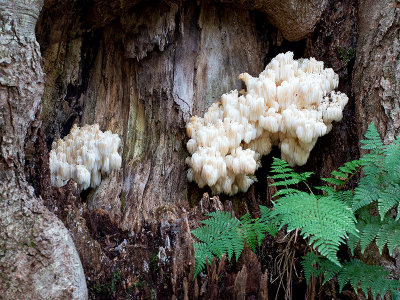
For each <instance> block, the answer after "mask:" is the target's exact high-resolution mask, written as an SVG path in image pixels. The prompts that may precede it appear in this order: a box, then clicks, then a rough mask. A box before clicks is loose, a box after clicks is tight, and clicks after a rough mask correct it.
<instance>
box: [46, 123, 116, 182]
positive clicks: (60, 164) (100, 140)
mask: <svg viewBox="0 0 400 300" xmlns="http://www.w3.org/2000/svg"><path fill="white" fill-rule="evenodd" d="M120 142H121V140H120V138H119V137H118V135H117V134H113V133H111V131H106V132H102V131H101V130H100V129H99V124H94V125H85V126H83V127H82V128H79V127H78V126H77V125H76V124H75V125H74V126H73V127H72V130H71V132H70V133H69V134H68V135H67V136H65V137H64V138H63V139H59V140H58V141H57V142H53V145H52V150H51V151H50V158H49V165H50V173H51V184H52V185H53V186H56V187H61V186H64V185H65V184H67V182H68V180H69V179H71V178H72V179H74V180H75V181H76V183H77V184H78V188H79V189H80V190H85V189H87V188H89V187H96V186H98V185H99V184H100V182H101V174H108V173H110V172H112V171H114V170H118V169H119V168H120V167H121V163H122V158H121V156H120V155H119V154H118V147H119V144H120Z"/></svg>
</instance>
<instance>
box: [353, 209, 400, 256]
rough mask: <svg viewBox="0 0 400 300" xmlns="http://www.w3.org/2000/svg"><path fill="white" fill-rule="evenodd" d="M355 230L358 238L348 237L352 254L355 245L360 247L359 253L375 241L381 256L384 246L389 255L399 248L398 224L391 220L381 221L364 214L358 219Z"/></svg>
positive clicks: (399, 226)
mask: <svg viewBox="0 0 400 300" xmlns="http://www.w3.org/2000/svg"><path fill="white" fill-rule="evenodd" d="M357 229H358V230H359V232H360V234H359V237H354V236H350V237H349V241H348V246H349V248H350V250H351V252H352V253H353V254H354V249H355V248H356V247H357V245H360V247H361V253H364V251H365V249H366V248H367V247H368V246H369V245H370V244H371V243H372V242H373V241H374V240H375V243H376V246H377V247H378V249H379V253H380V254H382V251H383V248H384V246H385V245H386V246H387V248H388V250H389V255H393V250H394V249H396V248H398V249H399V247H400V224H399V221H396V220H394V219H393V218H385V219H383V220H381V219H380V218H379V217H377V216H370V215H367V213H365V211H364V213H363V214H362V215H361V217H360V218H359V221H358V223H357Z"/></svg>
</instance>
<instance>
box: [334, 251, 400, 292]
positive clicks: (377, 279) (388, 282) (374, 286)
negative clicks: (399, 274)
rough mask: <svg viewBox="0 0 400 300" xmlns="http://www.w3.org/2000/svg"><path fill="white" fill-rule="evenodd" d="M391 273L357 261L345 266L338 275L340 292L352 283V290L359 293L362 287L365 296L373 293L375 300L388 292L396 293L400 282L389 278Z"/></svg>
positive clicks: (379, 267)
mask: <svg viewBox="0 0 400 300" xmlns="http://www.w3.org/2000/svg"><path fill="white" fill-rule="evenodd" d="M389 276H390V272H389V271H386V270H385V269H384V268H383V267H381V266H370V265H367V264H365V263H363V262H361V261H359V260H357V259H353V260H351V261H349V262H347V263H345V264H343V267H342V269H341V270H340V271H339V274H338V282H339V287H340V291H342V289H343V287H344V286H345V285H346V284H347V283H348V282H350V284H351V286H352V288H353V289H354V291H355V292H357V290H358V288H359V287H360V288H361V290H362V291H363V292H364V294H365V295H368V291H370V292H371V294H372V296H373V298H374V299H376V297H377V296H378V295H381V296H382V297H383V296H384V295H385V294H386V293H387V292H396V291H397V290H398V289H399V288H400V281H398V280H393V279H390V278H388V277H389Z"/></svg>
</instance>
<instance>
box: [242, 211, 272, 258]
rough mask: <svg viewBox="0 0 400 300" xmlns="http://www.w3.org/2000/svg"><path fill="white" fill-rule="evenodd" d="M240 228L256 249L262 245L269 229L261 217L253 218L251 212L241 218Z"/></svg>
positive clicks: (251, 246)
mask: <svg viewBox="0 0 400 300" xmlns="http://www.w3.org/2000/svg"><path fill="white" fill-rule="evenodd" d="M240 221H241V223H242V224H241V227H240V230H241V232H242V235H243V237H244V239H245V241H246V244H247V245H249V247H250V248H251V250H253V251H255V250H256V248H257V247H258V246H260V245H261V242H262V241H263V239H264V237H265V232H266V231H267V228H266V227H267V226H266V225H265V223H264V222H262V221H261V220H260V219H253V218H251V215H250V214H249V213H247V214H245V215H244V216H242V217H241V218H240Z"/></svg>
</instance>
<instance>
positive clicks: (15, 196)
mask: <svg viewBox="0 0 400 300" xmlns="http://www.w3.org/2000/svg"><path fill="white" fill-rule="evenodd" d="M11 3H12V5H10V1H7V0H0V29H1V34H0V148H1V153H0V195H1V196H0V197H1V202H0V271H1V272H0V273H1V274H4V275H1V276H0V290H2V291H3V290H4V291H6V293H5V294H4V295H5V296H6V298H7V297H8V298H11V297H17V298H20V297H19V296H20V295H24V293H25V294H26V295H29V298H30V299H35V298H62V297H64V298H71V297H72V298H81V299H82V298H85V297H86V283H85V278H86V282H87V283H88V286H89V292H90V296H91V297H92V298H94V299H95V298H102V297H105V298H121V299H124V298H151V297H155V296H156V297H157V298H159V299H165V298H172V299H206V298H208V299H211V298H214V299H218V298H224V297H225V298H227V299H232V298H234V297H237V298H238V299H245V298H246V297H247V298H248V297H253V298H254V297H260V298H261V299H268V297H269V298H270V299H271V295H272V294H271V293H273V292H276V289H277V287H278V284H277V283H276V282H279V280H278V281H275V283H273V282H272V283H271V281H269V280H270V278H272V277H274V278H276V276H277V274H274V271H273V262H274V260H275V257H276V256H277V255H278V254H279V253H282V252H283V251H284V246H283V245H281V244H279V243H275V242H274V241H272V239H271V240H268V239H267V240H266V241H264V243H263V245H262V247H261V250H260V257H261V258H260V261H258V259H257V257H256V256H255V254H254V253H252V252H251V251H249V250H245V252H244V253H243V257H242V260H240V261H239V262H237V263H236V262H227V261H222V262H221V261H220V262H219V263H217V262H216V261H213V262H212V264H211V266H210V269H209V271H208V272H206V273H205V274H202V275H201V276H199V277H198V278H196V279H195V280H192V278H193V274H194V249H193V238H192V236H191V234H190V231H191V230H192V229H194V228H195V227H196V226H198V225H199V220H202V219H203V218H204V214H205V213H208V212H211V211H216V210H222V209H225V210H227V211H229V212H231V213H232V215H233V216H235V215H236V216H241V215H242V214H243V213H244V212H246V211H250V212H252V213H253V215H257V213H258V210H257V209H258V205H259V204H264V205H265V204H267V205H268V204H269V202H270V200H271V197H272V195H273V194H274V190H273V188H271V187H269V188H268V181H267V179H266V174H267V172H268V166H267V165H266V166H265V168H263V169H260V170H259V172H258V174H259V175H258V176H261V177H259V183H258V184H256V185H255V186H254V187H253V188H252V189H251V190H250V191H249V192H248V193H247V194H245V195H243V194H242V195H238V196H235V197H232V198H228V197H226V196H221V198H219V197H210V196H209V195H208V194H204V193H205V192H208V191H209V190H207V189H199V188H198V187H197V186H195V185H194V184H188V182H187V180H186V166H185V163H184V161H185V158H186V157H187V155H188V152H187V151H186V148H185V143H186V141H187V138H186V135H185V124H186V122H187V121H188V119H189V118H190V116H192V115H196V114H197V115H202V114H203V113H204V111H205V110H206V109H207V108H208V107H209V105H210V104H211V103H213V102H215V101H218V99H219V98H220V96H221V95H222V94H223V93H225V92H229V91H230V90H232V89H239V90H240V89H241V88H242V83H241V82H239V80H238V79H237V76H238V74H240V73H242V72H248V73H250V74H252V75H258V73H259V72H260V71H261V70H263V68H264V66H265V64H266V63H267V62H268V60H269V59H270V58H272V57H273V56H275V55H276V54H277V53H279V52H283V51H287V50H292V51H294V52H295V55H296V56H314V57H316V58H317V59H319V60H323V61H324V62H325V64H326V65H327V66H328V67H332V68H333V69H334V71H335V72H337V73H338V74H339V76H340V82H341V83H340V87H339V88H340V90H342V91H344V92H346V93H347V94H348V95H349V97H350V102H349V104H348V105H347V107H346V109H345V111H344V119H343V121H342V122H340V123H338V124H335V126H334V129H333V130H332V132H331V133H330V134H329V135H327V136H325V137H323V138H321V139H320V140H319V141H318V143H317V145H316V147H315V149H314V150H313V152H312V153H311V156H310V160H309V162H308V163H307V165H306V166H304V167H303V168H302V169H304V170H307V171H314V172H315V173H316V174H317V175H322V176H327V175H328V174H329V173H330V171H332V169H333V168H336V167H338V166H339V165H341V164H343V163H344V162H346V161H348V160H350V159H353V158H356V157H357V156H358V153H359V152H358V146H359V145H358V141H359V139H360V138H361V136H362V134H363V133H364V132H365V128H366V127H367V126H368V123H369V121H372V120H374V121H376V123H377V125H378V128H379V130H380V132H381V133H382V134H383V135H384V137H385V140H386V141H390V140H392V139H393V137H394V136H396V135H397V134H398V128H399V113H398V108H399V105H398V99H399V98H400V97H399V96H400V91H399V85H398V84H397V83H398V82H399V81H400V78H399V74H400V72H398V71H399V61H400V59H399V51H400V50H399V43H398V41H399V39H400V37H399V19H400V18H399V10H400V7H399V4H398V3H397V2H396V1H381V2H379V1H375V2H374V1H369V0H363V1H356V0H340V1H334V0H329V1H328V0H321V1H317V0H316V1H294V0H291V1H287V2H282V1H269V0H266V1H262V0H256V1H243V0H235V1H234V0H220V1H211V0H210V1H208V0H202V1H173V0H164V1H155V0H154V1H141V0H137V1H106V0H94V1H89V2H87V1H81V0H72V1H63V0H62V1H58V0H45V1H44V5H43V3H42V2H41V1H40V0H32V1H28V0H15V1H12V2H11ZM283 3H286V4H287V5H284V4H283ZM42 6H43V9H42V12H41V14H40V17H39V20H38V24H37V26H36V37H37V40H38V42H39V44H40V50H39V46H38V44H37V43H36V39H35V34H34V28H35V24H36V19H37V17H38V16H39V12H40V9H41V8H42ZM271 23H272V24H273V25H275V26H276V27H274V26H273V25H271ZM357 30H358V31H357ZM288 40H291V41H299V42H293V43H291V42H288ZM355 49H357V52H355ZM355 55H356V56H355ZM41 57H42V58H41ZM41 61H42V64H41ZM42 67H43V69H44V72H43V71H42ZM353 67H354V73H353ZM44 73H45V74H46V76H45V77H44ZM353 74H354V78H353V77H352V76H353ZM74 123H77V124H78V125H83V124H93V123H99V124H100V127H101V129H102V130H112V131H113V132H114V133H118V134H119V136H120V137H121V139H122V141H123V143H122V144H123V145H122V147H121V149H120V152H121V153H122V156H123V167H122V169H121V170H120V171H119V172H115V173H114V174H112V176H109V177H107V178H103V181H102V183H101V186H100V187H99V188H97V189H96V190H89V191H86V192H83V193H81V194H79V192H78V191H77V190H76V188H75V185H74V184H73V182H70V183H69V184H68V185H67V186H65V187H62V188H59V189H56V188H51V187H50V184H49V182H50V181H49V170H48V166H47V163H48V160H47V159H46V157H47V155H48V151H49V150H50V147H51V143H52V142H53V141H54V140H56V139H58V138H60V137H63V136H65V135H66V134H68V133H69V130H70V129H71V127H72V125H73V124H74ZM265 161H267V160H265ZM267 164H268V163H267ZM269 183H271V182H269ZM30 185H32V186H33V187H34V189H32V187H31V186H30ZM42 202H43V203H42ZM43 204H44V205H45V206H46V207H44V205H43ZM56 216H57V217H58V219H57V218H56ZM59 219H60V220H62V222H63V223H61V222H60V220H59ZM63 224H64V225H65V226H66V227H67V228H68V232H67V230H66V229H65V227H64V225H63ZM50 229H51V230H50ZM27 233H29V234H27ZM69 234H70V235H71V237H72V240H73V243H72V240H71V238H70V235H69ZM75 246H76V250H77V252H78V253H79V257H80V260H79V258H78V255H77V252H76V250H75ZM3 249H5V250H4V251H3ZM301 251H302V249H296V255H300V254H299V253H301ZM292 254H293V257H294V255H295V252H292ZM12 257H17V258H18V264H17V263H16V262H15V261H12V260H11V258H12ZM293 259H294V258H293ZM28 262H29V263H31V264H30V265H29V266H28ZM60 262H62V263H61V266H60ZM81 262H82V265H83V269H84V271H85V278H84V275H83V272H82V267H81V265H80V264H81ZM55 266H56V267H55ZM391 266H392V267H393V264H392V265H391ZM51 270H53V271H54V270H56V271H57V272H56V273H54V272H53V273H51ZM267 270H270V271H269V272H268V271H267ZM61 273H63V274H61ZM269 273H270V274H269ZM54 274H56V278H54V279H52V280H50V279H48V278H49V276H50V275H51V276H53V275H54ZM268 274H269V275H268ZM293 276H294V275H293ZM66 279H68V280H66ZM28 282H30V283H31V282H34V286H35V287H36V289H32V284H29V285H28ZM111 283H112V284H111ZM293 284H294V285H297V286H299V285H301V284H303V285H304V282H303V283H302V282H301V280H298V282H297V281H296V282H294V283H293ZM49 285H51V287H52V288H50V287H49ZM30 289H31V290H30ZM268 294H269V295H268ZM274 297H275V294H274Z"/></svg>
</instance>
